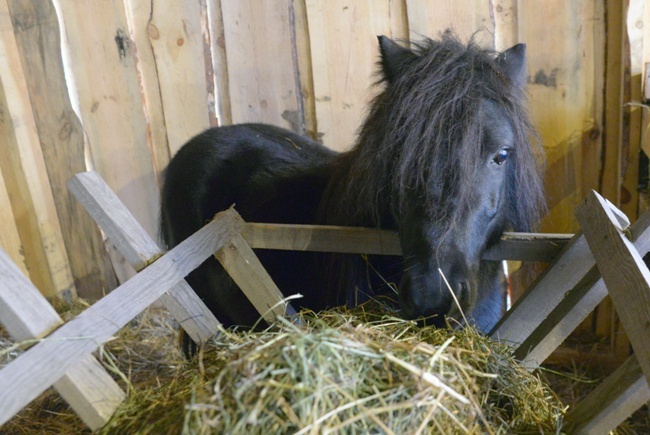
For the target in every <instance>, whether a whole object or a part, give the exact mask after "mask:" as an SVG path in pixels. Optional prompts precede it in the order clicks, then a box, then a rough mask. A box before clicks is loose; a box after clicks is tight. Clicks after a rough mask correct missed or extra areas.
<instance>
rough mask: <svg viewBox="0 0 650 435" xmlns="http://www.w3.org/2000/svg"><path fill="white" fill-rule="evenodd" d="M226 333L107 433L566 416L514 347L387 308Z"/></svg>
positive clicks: (452, 425) (435, 424)
mask: <svg viewBox="0 0 650 435" xmlns="http://www.w3.org/2000/svg"><path fill="white" fill-rule="evenodd" d="M300 317H301V319H302V323H301V324H300V325H297V324H294V323H290V322H289V321H287V320H278V322H277V323H276V324H275V325H273V326H272V327H271V328H269V329H267V330H265V331H263V332H236V331H225V332H223V333H222V334H221V335H220V336H219V337H217V339H215V340H214V341H213V342H212V343H211V344H210V345H208V346H207V347H206V348H205V349H204V350H203V352H202V353H201V355H199V357H198V358H197V359H196V360H195V361H193V362H191V363H189V364H187V365H186V366H185V367H183V368H180V369H179V370H178V371H177V372H176V374H175V375H174V376H173V377H172V378H171V380H169V379H168V380H167V382H164V383H158V384H155V385H152V386H150V387H146V388H141V389H137V388H136V389H134V390H133V391H132V392H131V394H130V397H129V399H128V401H127V403H126V404H125V405H124V406H123V407H121V408H120V410H119V411H118V413H117V414H116V415H115V416H114V418H113V419H112V420H111V422H110V423H109V425H108V426H107V427H106V428H105V429H104V432H105V433H118V432H119V433H134V432H139V433H161V432H164V433H180V432H184V433H260V434H261V433H264V434H266V433H327V432H336V433H338V432H345V433H376V432H380V433H418V432H419V433H431V432H435V433H438V432H440V433H540V431H541V432H547V433H548V432H551V433H554V432H555V431H556V428H557V427H558V426H559V425H561V418H562V414H563V408H562V406H561V404H560V403H559V401H558V400H557V399H556V398H555V396H554V395H553V393H552V392H551V390H550V389H549V388H547V387H546V386H545V385H544V384H542V382H540V381H539V379H538V378H537V377H535V376H533V375H531V374H530V373H528V372H527V371H525V370H523V369H522V368H521V367H520V366H519V365H518V364H517V363H516V362H515V361H514V359H513V357H512V356H511V352H510V350H509V349H508V348H507V347H505V346H502V345H499V344H496V343H494V342H492V341H490V340H489V339H487V338H485V337H484V336H482V335H480V334H479V333H477V332H476V331H475V330H474V329H472V328H465V329H462V330H448V329H435V328H433V327H418V326H417V325H416V324H415V323H413V322H409V321H405V320H401V319H398V318H396V317H394V316H392V315H391V313H390V312H389V311H386V310H385V309H384V308H383V307H381V306H380V305H379V304H376V303H373V304H371V305H365V306H361V307H358V308H355V309H353V310H346V309H337V310H332V311H326V312H322V313H318V314H314V313H311V312H303V313H301V314H300Z"/></svg>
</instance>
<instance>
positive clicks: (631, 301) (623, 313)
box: [576, 192, 650, 379]
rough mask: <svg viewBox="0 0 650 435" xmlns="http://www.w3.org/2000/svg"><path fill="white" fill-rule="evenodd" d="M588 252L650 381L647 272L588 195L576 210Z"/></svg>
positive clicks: (600, 202)
mask: <svg viewBox="0 0 650 435" xmlns="http://www.w3.org/2000/svg"><path fill="white" fill-rule="evenodd" d="M576 217H577V218H578V221H579V222H580V226H581V227H582V230H583V231H584V234H585V237H586V238H587V242H588V243H589V248H590V249H591V252H592V253H593V255H594V258H595V259H596V262H597V264H598V269H599V270H600V273H601V274H602V276H603V279H604V281H605V283H606V284H607V289H608V290H609V295H610V296H611V298H612V301H613V302H614V305H615V306H616V311H617V312H618V315H619V316H620V319H621V321H622V322H623V326H624V327H625V331H626V332H627V334H628V337H629V339H630V342H631V343H632V347H633V348H634V352H635V354H636V357H637V359H638V361H639V365H640V366H641V369H642V370H643V373H644V374H645V376H646V378H647V379H650V271H648V268H647V267H646V265H645V263H644V262H643V259H642V258H641V256H640V255H639V252H638V251H637V250H636V248H635V247H634V245H633V244H632V242H630V241H629V240H628V239H627V238H626V236H625V235H624V234H623V233H622V232H621V231H620V229H618V228H617V226H616V225H617V222H616V217H615V216H614V213H613V212H612V211H611V210H610V205H608V204H607V203H606V201H605V200H604V199H603V197H601V196H600V195H599V194H598V193H596V192H592V193H591V194H589V195H588V196H587V198H585V201H584V203H583V204H581V205H580V206H579V207H578V208H577V209H576Z"/></svg>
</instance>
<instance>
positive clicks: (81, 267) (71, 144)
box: [8, 0, 117, 300]
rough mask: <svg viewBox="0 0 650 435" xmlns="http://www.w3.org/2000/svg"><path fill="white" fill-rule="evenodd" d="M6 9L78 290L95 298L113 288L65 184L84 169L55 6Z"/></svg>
mask: <svg viewBox="0 0 650 435" xmlns="http://www.w3.org/2000/svg"><path fill="white" fill-rule="evenodd" d="M8 5H9V12H10V14H11V19H12V22H13V25H14V33H15V35H16V41H17V46H18V50H19V52H20V60H21V61H22V65H23V71H24V73H25V80H26V83H27V88H28V91H29V98H30V101H31V103H32V108H33V114H34V118H35V122H36V128H37V131H38V138H39V142H40V147H41V150H42V153H43V159H44V162H45V167H46V169H47V176H48V179H49V182H50V185H51V187H52V192H53V199H54V204H55V206H56V212H57V216H58V221H59V223H60V225H61V231H62V236H63V241H64V243H65V247H66V251H67V257H68V260H69V264H70V269H71V272H72V277H73V279H74V284H75V288H76V290H77V294H78V295H79V296H81V297H83V298H86V299H88V300H97V299H99V298H100V297H101V296H102V294H103V293H104V292H108V291H110V290H112V289H114V288H115V287H117V279H116V277H115V273H114V272H113V267H112V265H111V262H110V258H109V257H108V254H107V252H106V249H105V248H104V242H103V238H102V235H101V233H100V231H99V229H98V228H97V226H96V225H95V224H94V222H93V221H92V219H90V218H89V216H88V215H87V214H86V213H85V212H84V210H83V209H82V208H81V207H79V205H78V204H77V203H76V202H75V201H73V200H72V198H71V197H70V195H69V192H68V190H67V188H66V186H65V183H66V181H67V180H68V179H69V178H70V177H71V176H72V175H74V174H75V173H77V172H82V171H85V170H86V163H85V158H84V137H83V129H82V126H81V123H80V122H79V119H78V118H77V115H76V114H75V113H74V111H73V110H72V106H71V104H70V97H69V95H68V87H67V84H66V79H65V74H64V72H63V62H62V59H61V39H60V36H59V25H58V21H57V17H56V11H55V10H54V6H53V4H52V2H51V1H50V0H43V1H41V0H37V1H34V0H28V1H23V0H10V1H8Z"/></svg>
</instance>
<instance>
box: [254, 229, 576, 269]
mask: <svg viewBox="0 0 650 435" xmlns="http://www.w3.org/2000/svg"><path fill="white" fill-rule="evenodd" d="M242 236H243V237H244V239H245V240H246V242H247V243H248V244H249V245H250V246H251V247H252V248H255V249H285V250H295V251H322V252H342V253H357V254H379V255H402V248H401V246H400V242H399V235H398V234H397V232H395V231H387V230H377V229H373V228H358V227H340V226H328V225H285V224H262V223H250V222H246V223H245V224H244V225H243V228H242ZM570 237H571V235H569V234H537V233H505V234H504V235H503V236H502V237H501V241H500V242H499V243H498V244H497V245H495V246H494V247H492V248H490V249H489V250H488V251H487V252H485V254H484V255H483V258H484V259H486V260H523V261H545V262H546V261H551V260H552V259H553V258H555V257H556V256H557V254H558V253H559V252H560V251H561V249H562V248H563V247H564V245H566V244H567V243H568V242H569V240H570Z"/></svg>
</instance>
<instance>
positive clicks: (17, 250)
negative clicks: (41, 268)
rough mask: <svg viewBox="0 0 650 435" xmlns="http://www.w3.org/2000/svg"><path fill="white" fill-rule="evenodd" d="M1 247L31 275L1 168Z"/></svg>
mask: <svg viewBox="0 0 650 435" xmlns="http://www.w3.org/2000/svg"><path fill="white" fill-rule="evenodd" d="M0 247H1V248H2V249H4V251H5V252H6V253H7V255H9V258H11V261H13V262H14V264H15V265H16V266H18V267H19V268H20V270H21V271H22V272H23V273H24V274H25V275H29V271H28V270H27V264H26V262H25V253H24V251H23V247H22V245H21V243H20V236H19V235H18V228H17V227H16V222H15V219H14V212H13V210H12V208H11V201H10V200H9V193H8V192H7V185H6V183H5V179H4V177H3V176H2V170H1V169H0Z"/></svg>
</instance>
